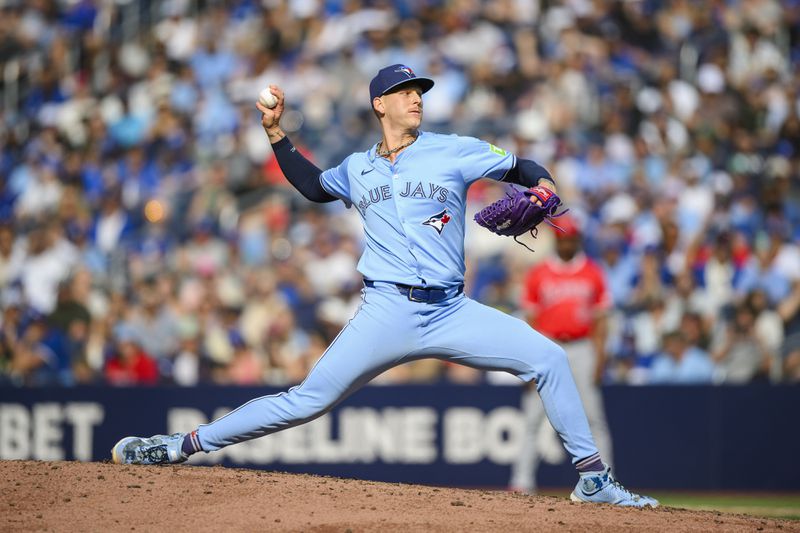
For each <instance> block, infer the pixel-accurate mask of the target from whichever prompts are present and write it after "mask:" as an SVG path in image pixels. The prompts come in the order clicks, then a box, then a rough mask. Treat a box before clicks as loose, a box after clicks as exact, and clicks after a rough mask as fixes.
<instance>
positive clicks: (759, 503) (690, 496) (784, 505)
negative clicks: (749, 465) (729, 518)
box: [539, 489, 800, 520]
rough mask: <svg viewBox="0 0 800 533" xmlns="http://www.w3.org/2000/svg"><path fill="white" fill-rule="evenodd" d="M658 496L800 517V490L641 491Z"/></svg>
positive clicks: (703, 506)
mask: <svg viewBox="0 0 800 533" xmlns="http://www.w3.org/2000/svg"><path fill="white" fill-rule="evenodd" d="M641 492H642V493H644V494H647V495H648V496H652V497H654V498H656V499H657V500H658V501H659V502H660V503H661V505H666V506H669V507H679V508H681V509H691V510H693V511H719V512H722V513H733V514H747V515H752V516H764V517H768V518H782V519H785V520H800V492H796V493H776V494H770V493H763V492H760V493H759V492H755V493H738V492H684V491H670V492H667V491H649V490H643V491H641ZM539 494H543V495H547V496H556V497H562V498H563V497H564V494H565V492H564V490H561V491H556V490H553V489H549V490H543V491H541V492H540V493H539Z"/></svg>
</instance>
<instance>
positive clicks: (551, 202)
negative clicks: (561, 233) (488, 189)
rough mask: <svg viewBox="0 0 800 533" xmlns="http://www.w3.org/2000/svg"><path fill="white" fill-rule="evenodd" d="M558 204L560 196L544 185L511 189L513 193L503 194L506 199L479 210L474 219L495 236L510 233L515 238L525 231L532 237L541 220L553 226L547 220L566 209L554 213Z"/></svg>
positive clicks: (559, 204) (559, 203)
mask: <svg viewBox="0 0 800 533" xmlns="http://www.w3.org/2000/svg"><path fill="white" fill-rule="evenodd" d="M536 200H538V203H535V201H536ZM560 206H561V198H559V197H558V195H557V194H556V193H554V192H553V191H551V190H550V189H548V188H546V187H541V186H538V185H537V186H536V187H531V188H530V189H525V190H518V189H514V192H513V194H512V193H506V197H505V198H501V199H500V200H497V201H496V202H495V203H493V204H491V205H487V206H486V207H484V208H483V209H481V210H480V211H479V212H478V213H477V214H476V215H475V222H477V223H478V224H480V225H481V226H483V227H484V228H486V229H488V230H489V231H491V232H493V233H496V234H498V235H504V236H513V237H514V240H516V238H517V237H519V236H520V235H522V234H523V233H527V232H531V234H532V235H533V236H534V237H535V236H536V233H534V232H535V230H536V226H538V225H539V224H540V223H542V221H546V222H547V223H549V224H551V225H552V222H551V221H550V219H552V218H553V217H557V216H559V215H562V214H563V213H565V212H566V211H562V212H561V213H556V211H557V210H558V208H559V207H560Z"/></svg>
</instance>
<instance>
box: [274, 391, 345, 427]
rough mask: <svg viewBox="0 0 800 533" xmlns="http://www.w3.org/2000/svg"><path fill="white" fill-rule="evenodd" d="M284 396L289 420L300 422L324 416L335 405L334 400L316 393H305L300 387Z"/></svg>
mask: <svg viewBox="0 0 800 533" xmlns="http://www.w3.org/2000/svg"><path fill="white" fill-rule="evenodd" d="M286 396H287V401H288V403H289V406H290V407H289V409H288V411H289V412H290V413H291V418H292V419H294V420H297V421H301V422H309V421H311V420H314V419H315V418H317V417H319V416H322V415H324V414H325V413H327V412H328V411H330V409H331V408H332V407H333V405H334V404H335V398H328V397H326V396H325V395H323V394H320V393H319V392H317V391H306V390H303V388H302V387H298V388H295V389H291V390H290V391H289V392H288V393H287V394H286Z"/></svg>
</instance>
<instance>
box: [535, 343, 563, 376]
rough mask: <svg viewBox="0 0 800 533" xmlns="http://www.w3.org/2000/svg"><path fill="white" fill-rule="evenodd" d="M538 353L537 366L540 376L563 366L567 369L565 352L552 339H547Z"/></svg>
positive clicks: (561, 368)
mask: <svg viewBox="0 0 800 533" xmlns="http://www.w3.org/2000/svg"><path fill="white" fill-rule="evenodd" d="M539 355H540V359H539V367H540V373H541V374H542V376H546V375H547V374H549V373H551V372H553V371H556V370H563V369H564V368H565V367H566V368H567V369H569V362H568V361H567V352H566V351H564V348H562V347H561V346H559V345H558V344H556V343H555V342H553V341H548V342H547V343H546V344H545V345H544V346H543V347H542V351H541V352H540V354H539Z"/></svg>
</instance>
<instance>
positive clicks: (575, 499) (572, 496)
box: [569, 492, 659, 509]
mask: <svg viewBox="0 0 800 533" xmlns="http://www.w3.org/2000/svg"><path fill="white" fill-rule="evenodd" d="M569 499H570V501H573V502H577V503H605V504H607V505H615V506H617V507H631V508H633V509H644V508H646V507H649V508H651V509H655V508H656V507H658V505H659V504H658V502H656V503H655V504H652V503H647V504H645V505H642V506H641V507H639V506H636V505H620V504H618V503H611V502H593V501H590V500H582V499H581V498H580V497H579V496H578V495H577V494H575V492H570V494H569Z"/></svg>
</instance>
